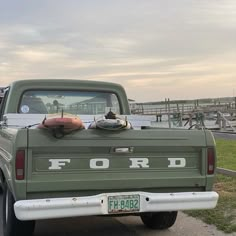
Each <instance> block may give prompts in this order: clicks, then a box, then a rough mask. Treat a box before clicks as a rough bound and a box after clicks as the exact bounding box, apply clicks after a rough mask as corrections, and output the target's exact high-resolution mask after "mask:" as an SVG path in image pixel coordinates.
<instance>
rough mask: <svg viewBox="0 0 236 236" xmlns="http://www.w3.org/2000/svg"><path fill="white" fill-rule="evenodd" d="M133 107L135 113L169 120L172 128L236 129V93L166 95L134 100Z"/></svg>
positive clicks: (235, 130) (165, 120) (160, 119)
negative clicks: (161, 98) (155, 99)
mask: <svg viewBox="0 0 236 236" xmlns="http://www.w3.org/2000/svg"><path fill="white" fill-rule="evenodd" d="M130 107H131V113H132V114H139V115H151V116H156V122H163V121H164V122H168V126H169V127H170V128H171V127H186V128H187V127H188V128H190V127H192V126H197V127H201V126H204V127H206V128H209V129H216V130H223V131H233V132H236V97H232V98H231V97H229V98H217V99H198V100H173V101H170V99H165V101H163V102H151V103H132V104H131V106H130ZM210 124H211V125H210Z"/></svg>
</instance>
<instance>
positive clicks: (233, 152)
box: [186, 139, 236, 233]
mask: <svg viewBox="0 0 236 236" xmlns="http://www.w3.org/2000/svg"><path fill="white" fill-rule="evenodd" d="M216 151H217V157H218V160H217V166H218V167H222V168H226V169H231V170H236V140H223V139H217V140H216ZM214 190H215V191H216V192H218V194H219V196H220V197H219V201H218V204H217V206H216V208H215V209H211V210H200V211H186V213H187V214H188V215H191V216H193V217H197V218H200V219H201V220H203V221H204V222H206V223H208V224H212V225H215V226H216V227H217V228H218V229H219V230H222V231H224V232H225V233H232V232H236V177H228V176H224V175H217V176H216V182H215V184H214Z"/></svg>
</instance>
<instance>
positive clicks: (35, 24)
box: [0, 0, 236, 102]
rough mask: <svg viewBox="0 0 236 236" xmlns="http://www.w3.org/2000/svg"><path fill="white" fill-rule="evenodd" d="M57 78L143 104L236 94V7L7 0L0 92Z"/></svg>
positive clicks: (189, 1) (0, 7)
mask: <svg viewBox="0 0 236 236" xmlns="http://www.w3.org/2000/svg"><path fill="white" fill-rule="evenodd" d="M49 78H50V79H53V78H55V79H78V80H97V81H107V82H115V83H119V84H121V85H123V86H124V87H125V89H126V92H127V94H128V97H129V98H131V99H134V100H135V101H137V102H151V101H162V100H165V98H170V99H171V100H174V99H197V98H209V97H214V98H217V97H225V96H226V97H228V96H230V97H232V96H236V1H235V0H176V1H173V0H148V1H144V0H119V1H115V0H99V1H95V0H93V1H92V0H86V1H84V0H70V1H68V0H50V1H49V0H40V1H32V0H31V1H30V0H27V1H26V0H21V1H19V0H9V1H4V0H0V86H4V85H8V84H9V83H10V82H12V81H15V80H20V79H49Z"/></svg>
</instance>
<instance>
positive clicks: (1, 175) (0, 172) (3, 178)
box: [0, 169, 5, 183]
mask: <svg viewBox="0 0 236 236" xmlns="http://www.w3.org/2000/svg"><path fill="white" fill-rule="evenodd" d="M0 181H1V183H3V182H4V181H5V176H4V174H3V171H2V169H0Z"/></svg>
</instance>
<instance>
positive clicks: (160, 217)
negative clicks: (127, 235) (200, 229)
mask: <svg viewBox="0 0 236 236" xmlns="http://www.w3.org/2000/svg"><path fill="white" fill-rule="evenodd" d="M177 213H178V212H177V211H171V212H153V213H151V212H147V213H142V214H141V216H140V217H141V219H142V221H143V223H144V225H145V226H147V227H148V228H151V229H168V228H170V227H171V226H173V225H174V223H175V221H176V218H177Z"/></svg>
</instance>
